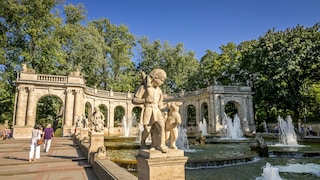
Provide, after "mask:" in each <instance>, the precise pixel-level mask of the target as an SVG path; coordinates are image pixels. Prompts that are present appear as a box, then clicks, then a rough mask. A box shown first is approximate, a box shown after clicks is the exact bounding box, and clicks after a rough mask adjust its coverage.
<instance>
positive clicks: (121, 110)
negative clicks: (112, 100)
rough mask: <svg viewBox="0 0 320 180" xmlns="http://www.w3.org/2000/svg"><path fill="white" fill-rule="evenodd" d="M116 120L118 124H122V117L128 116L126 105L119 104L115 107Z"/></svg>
mask: <svg viewBox="0 0 320 180" xmlns="http://www.w3.org/2000/svg"><path fill="white" fill-rule="evenodd" d="M114 112H115V113H114V119H115V121H114V122H117V124H118V126H121V122H122V118H123V117H125V118H127V117H128V116H127V114H126V109H125V107H124V106H122V105H117V106H116V107H114Z"/></svg>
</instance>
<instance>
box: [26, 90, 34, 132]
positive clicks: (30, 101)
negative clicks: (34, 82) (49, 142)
mask: <svg viewBox="0 0 320 180" xmlns="http://www.w3.org/2000/svg"><path fill="white" fill-rule="evenodd" d="M28 92H29V96H28V106H27V107H28V109H27V126H30V127H33V126H34V123H35V122H34V121H33V120H34V111H33V109H34V87H28Z"/></svg>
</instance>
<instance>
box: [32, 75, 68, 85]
mask: <svg viewBox="0 0 320 180" xmlns="http://www.w3.org/2000/svg"><path fill="white" fill-rule="evenodd" d="M37 81H45V82H55V83H67V82H68V77H67V76H56V75H42V74H40V75H38V77H37Z"/></svg>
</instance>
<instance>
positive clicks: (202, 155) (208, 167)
mask: <svg viewBox="0 0 320 180" xmlns="http://www.w3.org/2000/svg"><path fill="white" fill-rule="evenodd" d="M226 117H227V116H226ZM228 119H229V120H228V121H229V126H231V127H232V128H235V129H241V128H240V119H239V117H238V116H237V115H235V117H234V120H233V122H232V120H231V118H229V117H228ZM230 122H232V123H230ZM286 122H287V124H288V122H289V124H290V123H291V124H292V121H291V119H290V120H287V121H286ZM225 123H226V125H227V120H225ZM201 124H203V123H201ZM281 124H282V125H283V126H285V124H286V123H284V122H281ZM139 127H140V126H139ZM286 127H288V126H286ZM232 128H228V129H227V130H228V131H232ZM178 129H179V135H178V139H177V141H176V145H177V147H178V148H179V149H183V150H184V151H185V155H186V156H187V157H188V158H189V159H188V162H187V163H186V179H199V177H201V178H202V179H212V171H213V170H212V168H214V176H215V179H238V178H239V173H241V178H242V179H255V178H257V180H269V179H270V178H269V177H274V176H275V175H274V174H277V172H276V170H277V168H278V175H279V173H281V177H280V175H279V178H283V179H306V178H307V179H318V178H319V176H320V170H319V168H318V167H319V164H320V159H319V158H317V157H319V156H320V152H319V149H320V145H319V144H314V143H313V144H312V143H310V144H312V145H308V146H304V147H303V146H298V147H294V148H295V149H294V152H295V153H294V154H288V155H286V156H282V155H281V154H280V153H278V152H281V151H282V152H283V153H284V152H285V153H288V151H289V150H288V148H292V147H288V146H283V147H280V146H279V147H277V146H271V148H272V152H271V154H272V155H270V157H263V158H259V155H258V154H257V153H256V152H253V151H251V150H250V144H249V143H248V142H251V141H252V140H249V139H250V138H246V139H248V141H242V140H241V141H238V139H237V140H236V141H230V140H228V141H224V142H220V143H217V142H213V143H212V144H204V145H193V144H191V145H190V146H189V141H188V138H187V131H186V128H183V126H178ZM141 130H142V126H141ZM238 135H239V132H237V133H234V134H233V135H232V134H231V135H230V136H229V137H230V138H232V137H233V138H238ZM241 135H242V134H241ZM240 137H242V136H240ZM217 139H218V138H217ZM221 139H223V138H221ZM285 139H290V138H285ZM272 142H277V140H272ZM286 142H291V141H288V140H287V141H286ZM119 143H120V144H119V145H120V146H121V147H120V148H117V149H115V148H114V149H112V148H108V146H107V154H108V155H109V156H110V158H111V160H112V161H114V162H116V163H117V164H118V165H120V166H121V167H124V168H126V169H128V170H129V171H133V172H134V171H136V160H135V156H136V155H137V152H138V148H139V145H138V144H139V142H138V144H137V146H136V147H131V148H130V149H129V148H127V149H125V147H122V146H123V144H124V141H121V142H119ZM209 143H211V142H209ZM301 143H302V142H301ZM306 143H307V142H304V144H306ZM266 144H267V145H268V146H269V145H270V144H271V142H270V141H268V142H266ZM277 148H283V150H282V149H281V150H277ZM284 148H286V149H284ZM303 148H308V149H303ZM290 150H291V149H290ZM300 152H302V153H303V154H302V155H299V156H296V154H297V153H300ZM302 157H308V158H302ZM268 163H269V164H268ZM271 164H273V165H274V167H273V166H271ZM307 165H308V166H307ZM298 166H299V167H301V166H303V167H302V168H301V169H300V170H299V171H292V169H293V167H298ZM220 167H223V168H220ZM263 168H264V169H263ZM244 169H245V170H244ZM262 169H263V174H261V170H262ZM268 178H269V179H268Z"/></svg>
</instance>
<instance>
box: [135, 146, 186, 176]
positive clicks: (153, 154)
mask: <svg viewBox="0 0 320 180" xmlns="http://www.w3.org/2000/svg"><path fill="white" fill-rule="evenodd" d="M136 159H137V162H138V179H149V180H153V179H162V180H169V179H170V180H171V179H174V180H184V179H185V163H186V162H187V159H188V158H187V157H186V156H184V151H183V150H172V149H168V152H167V153H162V152H160V151H158V150H139V152H138V155H137V156H136Z"/></svg>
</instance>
